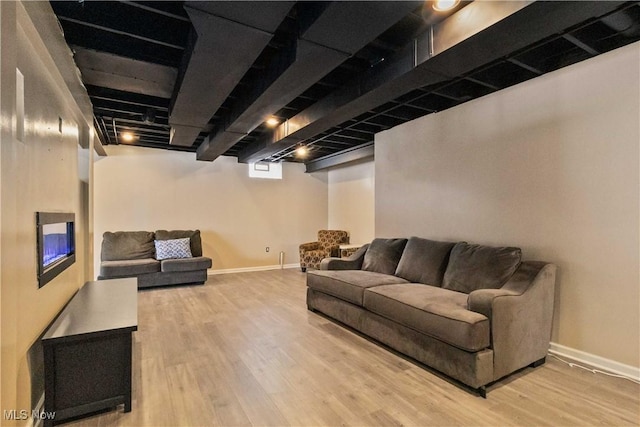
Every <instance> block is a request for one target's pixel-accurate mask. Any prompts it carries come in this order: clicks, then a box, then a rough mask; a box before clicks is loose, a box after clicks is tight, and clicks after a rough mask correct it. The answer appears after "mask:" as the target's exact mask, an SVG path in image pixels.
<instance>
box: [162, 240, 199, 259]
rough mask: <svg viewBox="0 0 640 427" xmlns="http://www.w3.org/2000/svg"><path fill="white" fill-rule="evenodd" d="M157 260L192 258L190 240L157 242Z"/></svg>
mask: <svg viewBox="0 0 640 427" xmlns="http://www.w3.org/2000/svg"><path fill="white" fill-rule="evenodd" d="M154 243H155V245H156V259H157V260H163V259H173V258H191V257H192V256H193V255H191V248H190V247H189V238H187V237H185V238H184V239H171V240H156V241H155V242H154Z"/></svg>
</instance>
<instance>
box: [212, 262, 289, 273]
mask: <svg viewBox="0 0 640 427" xmlns="http://www.w3.org/2000/svg"><path fill="white" fill-rule="evenodd" d="M283 267H284V268H300V264H285V265H284V266H283ZM266 270H280V264H277V265H262V266H259V267H243V268H225V269H222V270H213V269H209V270H207V276H215V275H216V274H228V273H247V272H251V271H266Z"/></svg>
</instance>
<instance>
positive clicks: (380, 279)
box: [307, 270, 407, 306]
mask: <svg viewBox="0 0 640 427" xmlns="http://www.w3.org/2000/svg"><path fill="white" fill-rule="evenodd" d="M393 283H407V281H406V280H404V279H402V278H400V277H395V276H389V275H386V274H381V273H375V272H373V271H363V270H342V271H334V270H319V271H310V272H309V273H308V274H307V286H309V287H310V288H311V289H315V290H317V291H320V292H324V293H326V294H329V295H333V296H334V297H336V298H340V299H342V300H345V301H348V302H350V303H352V304H356V305H359V306H362V301H363V295H364V290H365V289H367V288H370V287H372V286H379V285H389V284H393Z"/></svg>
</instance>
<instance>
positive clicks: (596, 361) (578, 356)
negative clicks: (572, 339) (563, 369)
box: [549, 342, 640, 381]
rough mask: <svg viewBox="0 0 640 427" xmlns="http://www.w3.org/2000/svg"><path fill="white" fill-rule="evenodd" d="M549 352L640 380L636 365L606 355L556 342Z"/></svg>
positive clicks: (638, 369)
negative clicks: (602, 355) (587, 351)
mask: <svg viewBox="0 0 640 427" xmlns="http://www.w3.org/2000/svg"><path fill="white" fill-rule="evenodd" d="M549 353H551V354H554V355H556V356H559V357H562V358H563V359H569V360H570V361H574V362H577V363H581V364H585V365H589V366H592V367H594V368H597V369H599V370H601V371H606V372H610V373H612V374H616V375H622V376H623V377H627V378H630V379H632V380H635V381H640V368H636V367H635V366H631V365H625V364H624V363H620V362H616V361H615V360H611V359H606V358H604V357H600V356H596V355H595V354H591V353H586V352H584V351H581V350H576V349H574V348H571V347H566V346H564V345H561V344H556V343H554V342H552V343H551V344H550V346H549Z"/></svg>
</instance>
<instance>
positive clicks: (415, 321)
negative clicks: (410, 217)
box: [307, 237, 556, 397]
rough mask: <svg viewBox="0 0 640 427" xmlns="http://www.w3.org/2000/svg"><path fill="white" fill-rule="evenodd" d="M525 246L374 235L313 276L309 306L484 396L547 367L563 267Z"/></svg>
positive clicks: (309, 279) (309, 277)
mask: <svg viewBox="0 0 640 427" xmlns="http://www.w3.org/2000/svg"><path fill="white" fill-rule="evenodd" d="M521 256H522V255H521V250H520V249H518V248H512V247H500V248H497V247H489V246H481V245H472V244H468V243H466V242H458V243H453V242H437V241H433V240H428V239H422V238H418V237H411V238H410V239H408V240H407V239H375V240H373V241H372V242H371V244H370V245H365V246H363V247H362V248H361V249H360V250H359V251H358V252H356V253H355V254H353V255H352V256H351V257H349V258H346V259H340V258H326V259H324V260H323V261H322V262H321V264H320V270H316V271H309V272H308V273H307V287H308V288H307V306H308V308H309V309H310V310H312V311H317V312H321V313H323V314H325V315H326V316H328V317H330V318H333V319H335V320H337V321H339V322H341V323H343V324H345V325H347V326H350V327H351V328H354V329H356V330H357V331H359V332H361V333H363V334H365V335H367V336H369V337H371V338H373V339H375V340H377V341H379V342H381V343H383V344H386V345H387V346H389V347H391V348H393V349H394V350H397V351H398V352H400V353H403V354H405V355H407V356H410V357H411V358H413V359H415V360H417V361H419V362H421V363H423V364H425V365H427V366H429V367H431V368H434V369H435V370H437V371H440V372H442V373H444V374H446V375H448V376H450V377H452V378H454V379H456V380H458V381H460V382H462V383H464V384H466V385H468V386H469V387H471V388H473V389H475V390H476V391H477V392H478V393H479V394H480V395H482V396H483V397H486V386H487V385H488V384H491V383H492V382H495V381H497V380H499V379H501V378H502V377H504V376H506V375H508V374H511V373H513V372H514V371H516V370H519V369H521V368H523V367H526V366H529V365H531V366H538V365H540V364H542V363H544V361H545V357H546V355H547V351H548V349H549V341H550V338H551V323H552V317H553V302H554V288H555V274H556V267H555V266H554V265H553V264H549V263H544V262H538V261H522V260H521Z"/></svg>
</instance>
